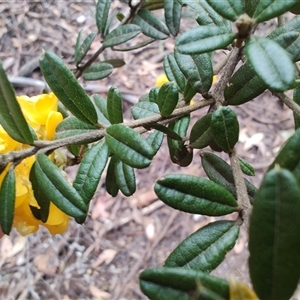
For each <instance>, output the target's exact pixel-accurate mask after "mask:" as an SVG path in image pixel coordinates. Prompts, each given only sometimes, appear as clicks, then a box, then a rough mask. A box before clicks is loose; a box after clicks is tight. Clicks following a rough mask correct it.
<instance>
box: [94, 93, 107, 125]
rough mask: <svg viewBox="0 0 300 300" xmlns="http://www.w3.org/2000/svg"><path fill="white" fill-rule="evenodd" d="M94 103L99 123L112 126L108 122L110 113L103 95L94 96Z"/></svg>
mask: <svg viewBox="0 0 300 300" xmlns="http://www.w3.org/2000/svg"><path fill="white" fill-rule="evenodd" d="M91 99H92V101H93V102H94V104H95V108H96V110H97V114H98V122H99V123H102V124H105V125H111V123H110V122H109V120H108V118H109V117H108V112H107V101H106V99H104V98H103V97H102V96H101V95H97V94H95V95H92V97H91Z"/></svg>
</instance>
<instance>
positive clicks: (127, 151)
mask: <svg viewBox="0 0 300 300" xmlns="http://www.w3.org/2000/svg"><path fill="white" fill-rule="evenodd" d="M105 140H106V142H107V144H108V147H109V149H110V151H111V152H112V153H114V154H115V155H116V156H117V157H118V158H119V159H120V160H122V161H123V162H124V163H126V164H128V165H129V166H131V167H133V168H146V167H147V166H149V165H150V163H151V159H152V158H153V156H154V150H153V148H152V147H151V146H150V145H149V144H148V142H147V141H146V140H145V139H144V138H142V137H141V136H140V134H138V133H137V132H136V131H134V130H133V129H131V128H129V127H126V126H123V125H119V124H116V125H112V126H110V127H108V128H107V130H106V135H105Z"/></svg>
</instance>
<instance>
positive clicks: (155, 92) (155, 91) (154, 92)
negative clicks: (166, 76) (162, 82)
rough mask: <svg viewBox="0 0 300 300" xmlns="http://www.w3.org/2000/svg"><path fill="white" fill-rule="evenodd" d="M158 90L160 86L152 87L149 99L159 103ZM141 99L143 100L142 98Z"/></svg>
mask: <svg viewBox="0 0 300 300" xmlns="http://www.w3.org/2000/svg"><path fill="white" fill-rule="evenodd" d="M158 92H159V87H158V86H156V87H154V88H152V89H151V90H150V92H149V94H148V100H147V101H150V102H154V103H157V95H158ZM139 101H141V99H140V100H139Z"/></svg>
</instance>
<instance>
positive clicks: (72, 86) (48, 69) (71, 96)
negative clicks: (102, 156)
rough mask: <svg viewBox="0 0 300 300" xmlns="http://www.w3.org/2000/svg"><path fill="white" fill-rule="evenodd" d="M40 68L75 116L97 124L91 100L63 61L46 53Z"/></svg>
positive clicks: (52, 54)
mask: <svg viewBox="0 0 300 300" xmlns="http://www.w3.org/2000/svg"><path fill="white" fill-rule="evenodd" d="M40 68H41V70H42V73H43V75H44V77H45V80H46V81H47V83H48V84H49V86H50V88H51V90H52V91H53V92H54V94H55V95H56V96H57V97H58V98H59V100H60V101H61V102H62V103H63V104H64V105H65V106H66V108H68V109H69V110H70V111H71V112H72V113H73V115H74V116H76V117H77V118H78V119H80V120H81V121H83V122H85V123H88V124H96V123H97V112H96V109H95V107H94V105H93V103H92V102H91V100H90V98H89V97H88V95H87V94H86V92H85V91H84V89H83V88H82V87H81V86H80V84H79V83H78V81H77V80H76V78H75V77H74V75H73V73H72V72H71V71H70V70H69V69H68V68H67V67H66V66H65V65H64V64H63V62H62V60H61V59H60V58H59V57H58V56H56V55H55V54H54V53H52V52H48V51H46V52H45V53H44V56H43V58H42V59H41V60H40Z"/></svg>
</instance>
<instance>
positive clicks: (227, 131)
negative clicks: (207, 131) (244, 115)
mask: <svg viewBox="0 0 300 300" xmlns="http://www.w3.org/2000/svg"><path fill="white" fill-rule="evenodd" d="M210 128H211V132H212V135H213V137H214V140H215V142H216V143H217V145H218V146H219V147H221V148H222V149H223V151H225V152H231V151H232V150H233V148H234V146H235V144H236V143H237V141H238V139H239V122H238V120H237V116H236V114H235V112H234V111H233V110H232V109H231V108H230V107H228V106H227V107H225V106H221V107H219V108H218V109H217V110H216V111H214V112H213V114H212V117H211V122H210Z"/></svg>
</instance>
